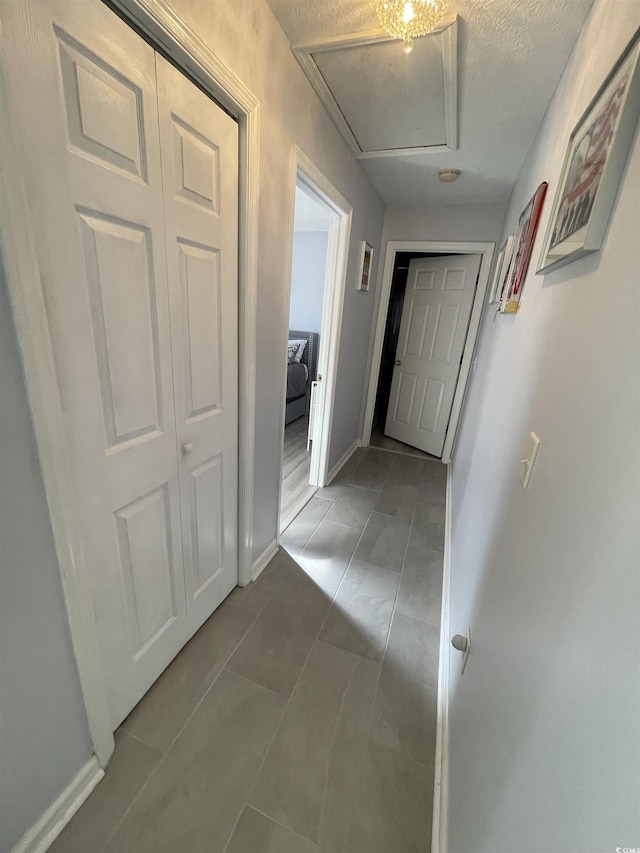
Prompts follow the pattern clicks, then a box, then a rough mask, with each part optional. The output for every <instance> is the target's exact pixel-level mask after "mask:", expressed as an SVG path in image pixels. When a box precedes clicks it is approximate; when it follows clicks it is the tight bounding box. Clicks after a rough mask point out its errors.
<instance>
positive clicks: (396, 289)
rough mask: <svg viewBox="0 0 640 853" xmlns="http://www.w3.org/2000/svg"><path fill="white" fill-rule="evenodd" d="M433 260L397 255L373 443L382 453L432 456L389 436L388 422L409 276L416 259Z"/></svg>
mask: <svg viewBox="0 0 640 853" xmlns="http://www.w3.org/2000/svg"><path fill="white" fill-rule="evenodd" d="M430 257H434V253H433V252H398V253H397V254H396V256H395V263H394V266H393V277H392V279H391V291H390V293H389V308H388V311H387V320H386V323H385V328H384V340H383V344H382V356H381V359H380V374H379V377H378V385H377V388H376V399H375V408H374V411H373V426H372V429H371V441H370V444H371V446H372V447H379V448H381V449H382V450H394V451H396V453H404V454H407V455H410V456H421V457H428V456H429V454H428V453H425V452H424V451H423V450H419V449H418V448H417V447H413V446H412V445H410V444H405V443H404V442H402V441H398V440H397V439H395V438H391V437H390V436H387V435H385V423H386V420H387V409H388V407H389V400H390V397H391V386H392V384H393V372H394V361H395V360H396V350H397V349H398V339H399V336H400V322H401V320H402V309H403V307H404V297H405V293H406V289H407V278H408V276H409V264H410V262H411V261H412V260H414V258H430Z"/></svg>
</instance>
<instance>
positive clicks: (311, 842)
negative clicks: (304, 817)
mask: <svg viewBox="0 0 640 853" xmlns="http://www.w3.org/2000/svg"><path fill="white" fill-rule="evenodd" d="M245 808H250V809H253V811H254V812H257V813H258V814H259V815H262V817H266V819H267V820H270V821H271V823H275V824H276V826H279V827H280V828H281V829H284V830H286V831H287V832H290V833H291V834H292V835H295V836H296V838H299V839H300V840H301V841H304V842H305V843H306V844H312V845H313V846H314V847H317V848H318V850H320V847H319V846H318V845H317V844H315V842H313V841H311V839H309V838H307V837H306V836H304V835H301V834H300V833H299V832H297V831H296V830H295V829H291V827H290V826H285V824H284V823H280V821H279V820H276V818H274V817H271V815H269V814H267V813H266V812H263V811H262V809H259V808H258V807H257V806H245V807H243V810H242V811H244V809H245ZM240 814H242V812H240ZM238 820H240V818H238ZM234 830H235V827H234ZM232 838H233V833H231V835H230V836H229V841H227V843H226V844H225V846H224V849H223V851H222V853H226V850H227V847H228V846H229V843H230V841H231V839H232ZM247 853H248V851H247ZM276 853H277V851H276Z"/></svg>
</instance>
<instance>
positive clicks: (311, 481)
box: [279, 149, 351, 531]
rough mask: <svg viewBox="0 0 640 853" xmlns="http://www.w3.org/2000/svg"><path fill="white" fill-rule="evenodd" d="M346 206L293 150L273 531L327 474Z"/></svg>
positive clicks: (289, 518) (348, 210) (287, 520)
mask: <svg viewBox="0 0 640 853" xmlns="http://www.w3.org/2000/svg"><path fill="white" fill-rule="evenodd" d="M350 228H351V207H350V206H349V205H348V204H347V202H346V201H345V200H344V199H343V198H342V197H341V196H340V195H339V194H338V193H337V191H336V190H335V189H334V188H333V187H332V186H331V184H329V182H328V181H327V180H326V179H325V178H324V177H323V176H322V175H321V174H320V173H319V172H317V170H316V169H315V167H314V166H313V165H312V164H311V163H309V162H308V161H307V160H306V158H305V157H304V155H303V154H302V153H301V152H300V151H298V150H297V149H296V150H295V195H294V199H293V227H292V236H291V280H290V290H289V304H288V310H287V323H286V334H287V339H286V340H287V348H286V359H285V362H286V367H285V370H286V375H285V381H284V383H283V384H284V387H285V391H284V401H283V402H284V418H283V443H282V460H281V471H280V502H279V531H282V530H284V529H285V527H287V525H288V524H289V523H290V522H291V521H292V520H293V519H294V518H295V517H296V515H297V514H298V513H299V512H300V510H301V509H302V508H303V506H304V505H305V504H306V503H307V501H309V500H310V498H311V497H312V495H313V493H314V492H315V490H316V488H318V487H319V486H324V485H325V483H326V479H327V466H328V459H329V440H330V435H331V420H332V409H333V392H334V387H335V377H336V371H337V362H338V346H339V341H340V326H341V319H342V303H343V300H344V284H345V277H346V265H347V254H348V246H349V232H350Z"/></svg>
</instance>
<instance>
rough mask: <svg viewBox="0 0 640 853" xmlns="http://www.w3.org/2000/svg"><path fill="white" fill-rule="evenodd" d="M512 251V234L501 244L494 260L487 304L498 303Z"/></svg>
mask: <svg viewBox="0 0 640 853" xmlns="http://www.w3.org/2000/svg"><path fill="white" fill-rule="evenodd" d="M512 251H513V234H510V235H509V236H508V237H507V239H506V240H505V241H504V243H503V244H502V248H501V249H500V251H499V252H498V257H497V259H496V267H495V269H494V271H493V281H492V282H491V290H490V291H489V302H490V303H491V302H499V301H500V296H501V294H502V286H503V284H504V280H505V277H506V275H507V271H508V269H509V265H510V263H511V252H512Z"/></svg>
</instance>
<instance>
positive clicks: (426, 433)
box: [384, 255, 481, 456]
mask: <svg viewBox="0 0 640 853" xmlns="http://www.w3.org/2000/svg"><path fill="white" fill-rule="evenodd" d="M480 260H481V256H480V255H443V256H439V257H435V258H417V259H414V260H412V261H411V263H410V264H409V275H408V277H407V289H406V292H405V298H404V305H403V308H402V319H401V321H400V334H399V337H398V349H397V351H396V362H395V368H394V372H393V381H392V384H391V394H390V396H389V406H388V408H387V421H386V424H385V430H384V431H385V435H388V436H390V437H391V438H396V439H398V441H403V442H404V443H405V444H410V445H411V446H412V447H417V448H419V449H420V450H424V451H425V452H426V453H431V454H432V455H433V456H442V448H443V446H444V440H445V435H446V431H447V425H448V423H449V416H450V414H451V406H452V404H453V397H454V394H455V390H456V383H457V381H458V374H459V372H460V362H461V360H462V353H463V350H464V345H465V342H466V339H467V330H468V328H469V318H470V316H471V308H472V305H473V297H474V294H475V288H476V282H477V279H478V272H479V270H480Z"/></svg>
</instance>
